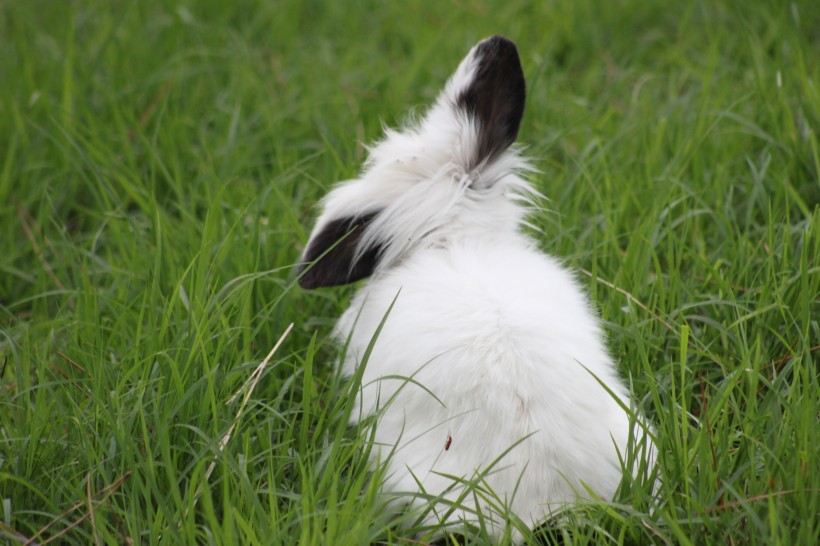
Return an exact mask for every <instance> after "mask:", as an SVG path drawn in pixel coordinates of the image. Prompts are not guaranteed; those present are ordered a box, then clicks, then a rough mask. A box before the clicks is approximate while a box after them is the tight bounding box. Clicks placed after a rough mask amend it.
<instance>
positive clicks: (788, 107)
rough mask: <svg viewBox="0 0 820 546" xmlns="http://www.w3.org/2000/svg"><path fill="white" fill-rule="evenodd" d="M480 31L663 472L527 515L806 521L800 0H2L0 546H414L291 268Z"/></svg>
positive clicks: (811, 158)
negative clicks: (237, 399) (599, 499)
mask: <svg viewBox="0 0 820 546" xmlns="http://www.w3.org/2000/svg"><path fill="white" fill-rule="evenodd" d="M495 33H499V34H504V35H506V36H508V37H510V38H512V39H514V40H515V41H516V42H517V43H518V46H519V49H520V52H521V56H522V61H523V64H524V69H525V72H526V75H527V78H528V85H529V88H528V91H529V93H528V100H527V112H526V114H525V119H524V122H523V125H522V129H521V134H520V136H519V142H521V143H522V144H524V145H526V146H527V147H528V151H529V153H530V154H531V155H532V156H533V157H534V160H535V161H534V162H535V164H536V166H537V167H538V168H539V169H540V170H541V174H540V175H539V176H538V179H537V185H538V187H539V189H540V190H541V191H542V192H543V193H544V194H545V195H547V196H548V198H549V201H548V202H547V203H544V207H545V210H543V211H541V212H540V213H539V214H537V215H536V216H535V217H534V222H535V223H536V224H537V225H538V226H539V227H541V228H542V230H543V231H542V233H541V234H539V235H538V237H539V240H540V241H541V246H542V247H543V248H544V249H545V250H547V251H550V252H552V253H554V254H556V255H559V256H561V257H564V258H565V259H566V260H567V262H568V263H570V264H571V265H573V266H576V267H578V268H580V269H582V270H583V271H585V272H587V274H586V275H584V273H581V274H580V275H581V278H582V279H584V281H585V282H586V283H587V285H588V288H589V291H590V293H591V295H592V297H593V299H594V300H595V302H596V305H597V306H598V307H599V308H600V310H601V313H602V315H603V319H604V322H605V326H606V329H607V333H608V335H609V337H610V346H611V348H612V352H613V354H614V355H615V356H616V358H617V360H618V362H619V366H620V367H621V369H622V370H623V373H624V374H625V375H627V376H629V377H630V379H631V381H632V383H633V386H634V390H635V392H636V395H637V397H638V398H639V399H640V400H641V401H642V402H641V404H642V407H643V409H644V410H645V411H646V413H647V414H648V415H649V416H650V417H651V418H652V420H653V421H654V422H655V423H656V426H657V428H658V436H659V444H660V445H661V448H662V456H661V458H660V465H661V467H662V469H663V472H664V474H665V482H664V485H663V487H662V490H661V491H660V493H659V497H660V500H659V501H658V508H657V509H656V510H655V511H654V512H652V513H649V510H648V509H647V506H646V497H647V494H648V493H647V492H646V491H643V492H642V491H640V487H636V488H630V487H627V486H625V487H624V488H623V491H622V494H621V495H620V497H619V498H616V499H615V502H613V503H611V504H603V503H601V504H600V505H596V506H593V507H590V508H589V509H587V510H585V511H583V512H582V515H579V516H577V517H574V518H568V519H567V520H566V521H560V522H556V523H555V528H556V529H557V531H555V532H554V533H553V534H552V535H550V536H547V537H543V538H542V539H541V540H542V542H547V543H549V542H550V541H552V540H558V539H559V538H562V537H563V538H564V539H565V540H567V541H569V540H572V541H574V542H575V543H579V544H583V543H589V544H599V543H604V542H612V543H622V542H638V543H652V542H658V543H661V542H672V543H681V544H687V543H691V544H703V543H714V542H721V543H730V544H738V543H743V544H757V543H762V544H775V543H783V544H816V543H817V542H818V540H820V521H818V518H817V517H816V515H817V513H818V512H820V478H818V476H820V464H819V463H818V461H820V447H818V446H820V438H818V424H820V408H818V391H819V390H820V389H818V372H817V370H818V368H817V361H818V358H817V355H818V348H817V347H818V345H820V341H819V340H820V327H818V315H820V313H818V310H819V309H820V305H818V294H820V268H819V267H818V261H817V256H818V251H820V220H818V203H820V176H819V175H818V173H819V172H820V153H818V140H817V127H820V90H818V81H820V78H818V75H820V66H819V65H818V59H820V4H818V3H817V2H814V1H809V0H805V1H800V2H779V1H778V2H776V1H770V2H766V1H760V2H745V3H744V2H732V1H728V0H727V1H714V2H706V1H699V2H698V1H696V2H687V3H670V2H666V1H661V0H643V1H615V2H594V1H591V0H578V1H551V2H516V1H512V2H489V1H486V2H470V3H467V2H429V1H412V2H404V3H389V2H375V1H370V2H358V3H342V2H299V1H288V0H286V1H269V2H262V1H243V2H234V3H227V2H216V1H213V0H201V1H197V2H194V1H191V2H170V1H169V2H118V1H115V2H102V1H99V2H92V1H66V2H53V1H45V0H29V1H26V2H13V1H7V2H0V51H2V55H0V82H2V85H0V156H1V157H0V230H2V231H1V232H2V233H3V234H4V236H3V237H0V366H2V375H1V376H0V381H2V384H3V388H2V389H0V501H2V510H0V521H1V522H2V523H0V532H2V535H0V536H2V538H3V539H4V540H6V541H8V542H11V543H13V542H16V541H25V540H27V539H30V538H33V539H34V540H35V541H36V542H38V543H45V542H49V541H52V542H59V543H76V544H87V543H94V542H96V543H111V544H122V543H146V544H152V543H159V542H163V543H169V542H170V543H179V544H192V543H203V544H205V543H214V544H233V543H237V544H252V543H260V544H294V543H302V544H363V543H368V542H371V541H376V542H387V543H412V542H411V538H410V537H412V536H413V533H412V532H411V531H406V530H402V529H401V528H399V527H398V526H397V525H396V524H395V522H393V521H391V519H390V518H389V517H388V515H387V514H386V513H385V511H384V509H383V505H382V503H381V501H380V500H379V499H378V497H377V496H376V495H375V490H376V487H375V485H374V483H375V482H376V481H377V480H375V481H369V480H368V471H367V466H366V465H365V464H364V461H363V459H362V456H361V450H362V449H366V447H367V446H366V442H364V441H363V440H361V439H357V433H356V431H347V430H346V429H345V420H344V417H343V415H344V412H345V411H346V410H349V406H348V405H346V404H347V401H348V398H347V397H346V396H345V393H348V392H349V391H348V390H347V389H348V387H346V386H345V384H344V382H342V381H340V380H339V378H338V377H336V376H335V374H334V373H333V371H332V370H333V366H332V360H333V355H334V350H333V348H331V347H328V346H327V344H326V343H325V341H324V340H325V339H326V337H327V334H328V331H329V328H330V326H331V325H332V322H333V320H334V317H335V316H337V315H338V313H339V312H340V310H341V309H342V308H343V306H344V302H345V301H346V300H347V297H348V296H349V294H350V290H349V289H342V290H324V291H320V292H318V293H303V292H301V291H298V290H293V289H291V285H292V280H293V272H292V268H291V266H292V264H293V263H294V262H295V261H296V259H297V258H298V255H299V251H300V248H301V245H302V244H303V242H304V240H305V237H306V229H308V228H309V226H310V223H311V220H312V218H313V215H314V213H315V209H314V205H315V203H316V201H317V200H318V199H319V197H320V196H321V195H322V194H323V193H324V192H325V191H326V189H327V188H328V187H329V186H330V185H332V184H333V183H334V182H335V181H337V180H340V179H344V178H348V177H351V176H354V175H355V173H356V172H357V169H358V166H359V164H360V163H361V161H362V160H363V158H364V155H365V149H364V146H363V144H364V143H366V142H369V141H372V140H373V139H375V138H378V136H379V134H380V131H381V126H382V124H388V125H396V124H400V123H401V122H402V120H404V119H405V118H406V116H407V112H408V110H409V109H411V108H416V109H418V110H419V111H423V108H424V107H425V105H427V104H429V103H430V102H431V101H432V100H433V99H434V97H435V96H436V94H437V92H438V90H439V89H440V87H441V86H442V85H443V83H444V81H445V80H446V78H447V77H448V76H449V74H450V73H451V72H452V70H454V68H455V66H456V65H457V63H458V61H459V60H460V59H461V58H462V57H463V56H464V54H466V52H467V51H468V50H469V48H470V47H471V46H472V45H473V44H474V43H475V42H477V41H478V40H479V39H481V38H483V37H486V36H488V35H491V34H495ZM290 322H294V323H295V324H296V326H295V328H294V330H293V332H292V333H291V334H290V335H289V336H288V338H287V339H286V341H285V343H284V345H283V347H282V348H280V350H279V352H277V355H276V356H275V357H274V359H273V361H272V363H271V365H270V367H269V368H268V370H267V373H266V375H265V378H264V379H263V380H262V382H261V383H260V385H259V387H258V388H257V390H256V391H255V392H254V395H253V397H252V400H251V402H250V403H249V405H248V407H247V411H246V412H245V413H244V414H243V416H242V419H241V420H240V421H239V425H238V428H237V430H236V432H235V433H234V435H233V436H232V439H231V441H230V442H229V443H228V445H227V447H225V448H224V450H220V448H219V441H220V440H221V439H222V438H223V436H224V434H225V433H226V431H227V430H228V428H229V427H230V426H231V424H232V423H233V422H234V419H235V416H236V414H237V410H238V406H237V404H236V403H233V404H228V405H226V401H227V400H228V399H229V398H230V397H231V395H232V394H234V393H235V392H236V391H237V390H238V389H239V388H240V387H241V385H242V384H243V383H244V381H245V379H246V378H247V377H248V376H249V375H250V373H251V372H252V370H253V368H254V367H255V366H256V364H257V363H258V362H259V361H260V360H261V359H262V358H263V357H264V356H265V354H267V352H268V350H269V349H270V347H272V346H273V344H274V342H275V341H276V340H277V339H278V338H279V336H280V335H281V334H282V332H283V331H284V330H285V328H286V326H287V325H288V324H289V323H290ZM214 459H215V460H217V461H218V464H217V468H216V471H215V472H214V474H213V476H210V477H207V476H206V469H207V467H208V465H209V464H210V462H211V460H214ZM198 490H199V491H200V493H199V494H197V491H198ZM475 533H476V534H475V538H474V540H476V541H478V542H479V543H480V542H481V541H482V540H484V539H482V535H481V532H480V530H479V531H476V532H475ZM485 538H486V537H485ZM528 540H535V538H532V537H530V538H528Z"/></svg>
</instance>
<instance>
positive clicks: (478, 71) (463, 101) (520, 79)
mask: <svg viewBox="0 0 820 546" xmlns="http://www.w3.org/2000/svg"><path fill="white" fill-rule="evenodd" d="M470 61H471V62H470ZM467 62H469V64H470V65H471V66H472V67H473V70H472V71H470V72H471V73H468V75H467V78H468V79H467V82H465V85H464V87H462V88H461V90H460V91H457V94H456V96H455V101H456V106H457V107H458V108H459V109H462V110H463V111H465V112H466V113H467V114H468V115H469V116H470V117H471V118H472V119H473V120H474V122H476V124H477V131H478V135H477V136H478V141H477V142H476V147H475V151H474V155H473V158H472V162H473V164H472V165H471V166H470V167H471V168H474V167H476V166H478V165H479V164H481V163H490V162H492V161H493V160H494V159H495V158H496V157H497V156H498V155H499V154H501V153H502V152H503V151H504V150H506V149H507V148H508V147H509V146H510V145H511V144H512V143H513V142H515V138H516V137H517V136H518V128H519V126H520V125H521V118H522V117H523V115H524V102H525V99H526V83H525V81H524V71H523V70H522V68H521V60H520V59H519V57H518V49H517V48H516V47H515V44H514V43H513V42H511V41H510V40H508V39H507V38H504V37H502V36H493V37H492V38H487V39H486V40H483V41H482V42H479V43H478V44H477V45H476V46H475V47H474V48H473V50H472V51H471V52H470V55H469V56H468V58H467Z"/></svg>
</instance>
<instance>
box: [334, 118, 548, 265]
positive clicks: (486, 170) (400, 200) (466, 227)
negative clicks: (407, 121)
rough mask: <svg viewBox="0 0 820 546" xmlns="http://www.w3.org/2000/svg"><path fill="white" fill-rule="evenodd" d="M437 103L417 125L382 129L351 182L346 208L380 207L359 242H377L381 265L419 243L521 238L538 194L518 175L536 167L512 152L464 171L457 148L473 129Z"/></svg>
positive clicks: (419, 246) (420, 245)
mask: <svg viewBox="0 0 820 546" xmlns="http://www.w3.org/2000/svg"><path fill="white" fill-rule="evenodd" d="M438 106H439V105H437V107H436V108H434V109H433V111H432V112H431V113H430V114H428V116H427V118H426V120H425V122H424V123H423V124H420V125H416V126H411V127H409V128H405V129H404V130H403V131H402V132H396V131H389V130H388V131H387V134H386V138H385V139H384V140H383V141H381V142H380V143H378V144H377V145H376V146H374V147H372V148H371V149H370V157H369V159H368V161H367V164H366V169H365V172H364V173H363V175H362V177H361V178H360V179H359V180H356V181H352V182H350V183H349V186H348V187H349V188H350V196H349V199H350V201H349V203H350V206H351V213H352V212H353V210H354V209H356V210H361V203H362V202H369V203H372V204H373V208H374V209H375V210H381V211H382V214H379V216H378V217H377V218H376V219H375V220H374V221H373V222H372V223H370V224H369V225H368V227H367V229H366V230H365V231H364V233H363V236H362V239H361V241H360V247H361V248H370V247H372V246H373V245H376V244H379V243H382V248H383V250H382V253H381V257H380V262H379V268H378V269H379V270H384V269H387V268H389V267H391V266H393V265H395V264H396V263H398V262H399V261H401V260H403V259H404V258H407V257H409V255H410V254H412V253H414V252H415V251H417V250H420V249H424V248H430V247H437V248H441V247H446V246H448V245H449V244H452V243H454V242H461V243H469V241H470V240H474V241H476V242H484V243H486V242H489V241H491V240H499V241H500V242H502V243H508V242H512V241H511V240H523V237H524V236H523V235H522V234H521V226H522V225H524V224H525V223H526V222H525V220H526V216H527V214H528V213H529V208H530V206H531V205H532V203H533V201H534V198H535V197H537V196H538V195H539V194H538V193H537V192H536V191H535V190H534V189H533V188H532V186H531V185H530V184H529V182H527V181H526V180H525V178H524V176H525V175H526V174H527V173H529V172H532V171H533V170H534V169H533V168H532V167H531V166H530V164H529V163H528V162H527V160H526V159H525V158H524V157H522V156H521V155H520V153H519V152H518V150H516V149H511V150H507V151H505V152H504V153H503V154H501V155H500V156H499V157H497V158H495V159H494V160H493V161H492V162H491V163H488V164H483V163H482V164H479V165H477V166H475V167H474V168H472V169H470V170H467V169H466V168H465V166H466V165H469V163H468V159H467V157H466V152H464V153H462V150H467V149H470V147H471V146H472V143H471V142H472V141H473V140H474V139H475V138H476V136H475V132H476V128H475V127H474V126H473V124H472V123H469V121H468V120H466V119H465V120H459V121H461V123H453V116H452V111H451V110H445V109H444V108H438ZM439 111H440V113H441V115H440V116H437V115H436V114H437V113H439ZM337 191H338V190H337ZM335 197H337V198H343V199H345V200H346V199H347V198H348V196H340V195H337V196H335ZM334 201H336V203H334V204H333V205H334V206H338V205H339V204H340V203H339V201H338V200H336V199H334Z"/></svg>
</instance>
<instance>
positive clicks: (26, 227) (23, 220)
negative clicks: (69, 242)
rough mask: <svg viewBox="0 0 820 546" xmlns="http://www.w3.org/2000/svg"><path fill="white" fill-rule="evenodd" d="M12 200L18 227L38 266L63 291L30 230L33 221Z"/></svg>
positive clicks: (20, 206)
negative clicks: (38, 261)
mask: <svg viewBox="0 0 820 546" xmlns="http://www.w3.org/2000/svg"><path fill="white" fill-rule="evenodd" d="M12 199H13V200H14V206H15V207H17V216H18V217H19V218H20V225H22V226H23V231H24V232H25V234H26V238H27V239H28V240H29V242H30V243H31V246H33V247H34V253H35V254H36V255H37V259H38V260H40V264H41V265H42V266H43V269H44V270H45V272H46V274H47V275H48V276H49V277H51V280H52V281H54V284H55V285H56V286H57V288H59V289H60V290H65V286H63V283H62V282H60V279H58V278H57V275H55V274H54V270H53V269H51V266H50V265H49V264H48V261H46V255H45V253H44V252H43V249H42V248H41V247H40V245H39V244H38V243H37V238H36V237H35V236H34V231H33V230H32V229H31V225H30V224H33V223H34V219H33V218H32V217H31V216H30V215H29V214H28V212H26V211H25V210H24V209H23V207H22V205H20V201H18V200H17V198H16V197H13V198H12Z"/></svg>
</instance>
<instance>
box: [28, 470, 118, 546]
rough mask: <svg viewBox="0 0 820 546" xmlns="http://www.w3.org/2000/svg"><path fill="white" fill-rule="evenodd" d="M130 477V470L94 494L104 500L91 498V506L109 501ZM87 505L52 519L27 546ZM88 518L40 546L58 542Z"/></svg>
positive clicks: (84, 517) (87, 515) (79, 503)
mask: <svg viewBox="0 0 820 546" xmlns="http://www.w3.org/2000/svg"><path fill="white" fill-rule="evenodd" d="M130 476H131V471H130V470H129V471H128V472H126V473H125V474H123V475H122V476H120V477H119V478H118V479H117V480H115V481H114V483H111V484H109V485H107V486H105V487H103V488H102V489H100V490H99V491H97V492H96V493H95V494H94V497H100V496H102V498H98V499H94V498H93V497H92V498H91V504H92V505H93V504H94V503H96V504H97V505H99V504H102V503H103V502H105V501H106V500H108V497H110V496H111V495H112V494H114V493H115V492H116V491H117V490H118V489H119V488H120V487H121V486H122V484H124V483H125V480H127V479H128V478H129V477H130ZM85 503H86V499H83V500H81V501H80V502H78V503H76V504H74V506H72V507H71V508H69V509H68V510H66V511H65V512H63V513H62V514H60V515H58V516H57V517H55V518H54V519H52V520H51V521H50V522H48V523H47V524H46V525H45V526H44V527H42V528H41V529H40V530H39V531H37V533H36V534H35V535H34V536H33V537H31V538H30V539H28V541H26V542H25V544H26V546H33V545H34V544H38V543H37V542H36V541H37V539H38V538H39V537H40V536H42V535H43V534H44V533H45V532H46V531H48V530H49V529H50V528H51V527H53V526H54V525H56V524H57V522H59V521H62V520H63V519H65V518H66V517H67V516H68V515H69V514H71V513H73V512H76V511H77V510H79V509H80V508H82V507H83V506H85ZM88 517H89V513H88V512H86V513H85V514H83V515H82V516H80V517H79V518H78V519H77V521H75V522H73V523H71V524H70V525H68V526H67V527H65V528H64V529H62V530H61V531H60V532H58V533H56V534H54V535H52V536H50V537H48V538H47V539H46V540H45V541H43V542H42V543H40V544H43V545H45V544H48V543H49V542H53V541H55V540H57V539H58V538H60V537H61V536H63V535H64V534H66V533H68V532H69V531H70V530H72V529H73V528H75V527H77V526H78V525H79V524H81V523H82V522H83V521H85V520H86V519H87V518H88Z"/></svg>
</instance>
